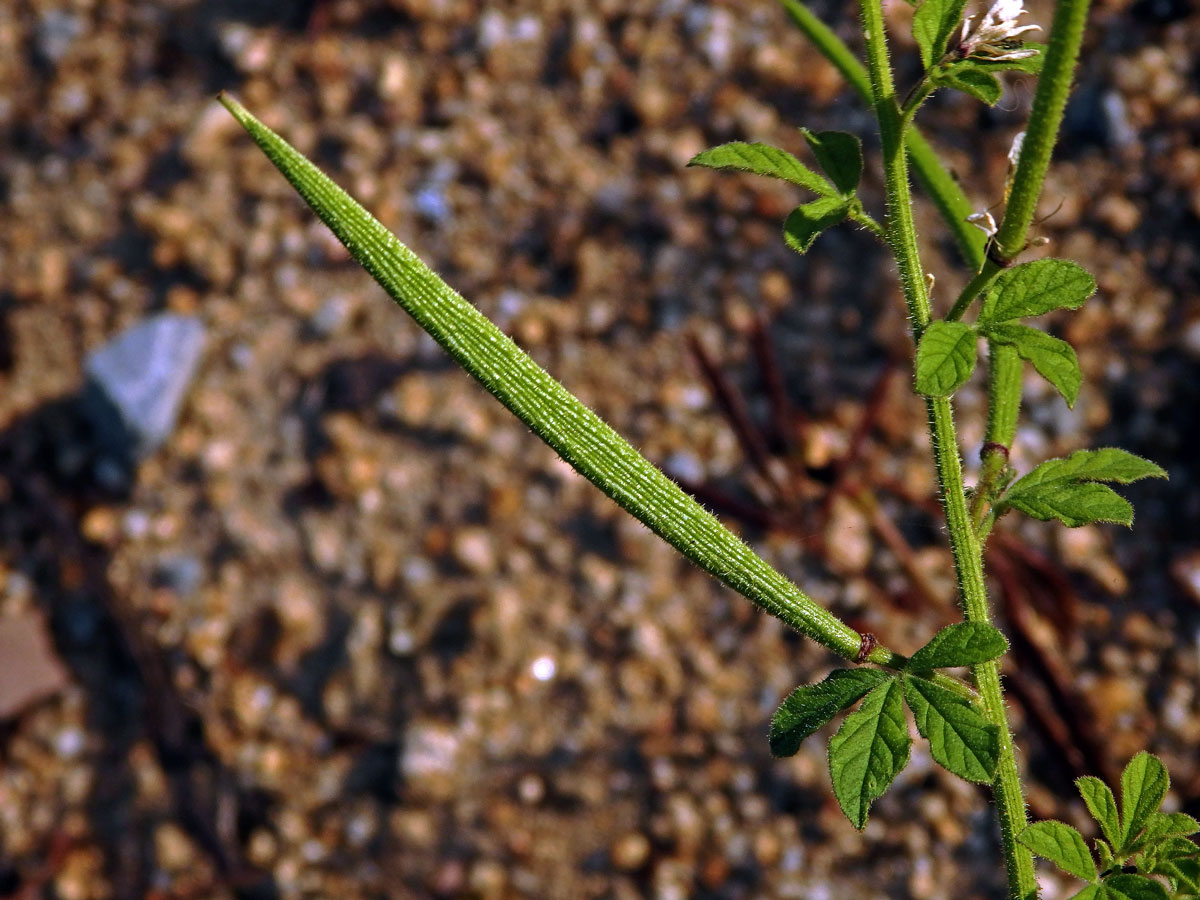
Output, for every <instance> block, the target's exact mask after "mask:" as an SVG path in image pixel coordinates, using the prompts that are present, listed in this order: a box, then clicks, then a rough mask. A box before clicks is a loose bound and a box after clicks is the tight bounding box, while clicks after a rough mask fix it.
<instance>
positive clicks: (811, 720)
mask: <svg viewBox="0 0 1200 900" xmlns="http://www.w3.org/2000/svg"><path fill="white" fill-rule="evenodd" d="M890 677H892V676H889V675H888V674H887V673H886V672H882V671H880V670H879V669H834V670H833V671H832V672H830V673H829V674H828V675H827V676H826V677H825V680H824V681H822V682H820V683H819V684H805V685H801V686H800V687H798V688H796V689H795V690H794V691H792V692H791V693H790V694H788V696H787V698H786V699H785V700H784V701H783V703H782V704H780V706H779V709H778V710H777V711H776V712H775V715H774V716H773V717H772V718H771V731H770V733H769V734H768V736H767V740H768V742H769V743H770V746H771V754H772V755H773V756H792V755H793V754H795V753H796V751H797V750H799V749H800V742H801V741H803V740H804V739H805V738H806V737H808V736H809V735H810V734H812V733H813V732H814V731H816V730H817V729H818V728H820V727H821V726H823V725H824V724H825V723H826V722H828V721H829V720H830V719H832V718H833V717H834V716H835V715H837V714H838V713H839V712H841V711H842V710H843V709H845V708H846V707H847V706H849V705H850V704H851V703H854V702H855V701H856V700H858V699H859V698H861V697H863V696H864V695H865V694H867V693H868V692H869V691H870V690H871V689H872V688H874V687H876V686H877V685H878V684H879V683H880V682H882V681H886V680H887V679H888V678H890Z"/></svg>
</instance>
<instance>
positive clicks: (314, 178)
mask: <svg viewBox="0 0 1200 900" xmlns="http://www.w3.org/2000/svg"><path fill="white" fill-rule="evenodd" d="M221 102H222V103H224V104H225V106H226V107H227V108H228V109H229V111H230V112H231V113H232V114H233V116H234V117H235V118H236V119H237V120H238V122H240V123H241V124H242V126H243V127H244V128H245V129H246V130H247V131H248V132H249V133H250V135H251V137H253V138H254V140H255V141H256V142H257V144H258V145H259V147H260V148H261V149H262V150H263V152H265V153H266V155H267V156H268V157H269V158H270V160H271V161H272V162H273V163H274V164H275V165H276V166H277V167H278V168H279V170H280V171H281V172H282V173H283V174H284V175H285V176H286V177H287V179H288V180H289V181H290V182H291V183H292V185H293V186H294V187H295V188H296V190H297V191H298V192H299V193H300V195H301V196H302V197H303V198H304V199H305V200H306V201H307V202H308V204H309V205H310V206H311V207H312V208H313V210H314V211H315V212H316V213H317V215H318V216H320V217H321V219H322V221H324V222H325V224H326V225H328V226H329V227H330V229H331V230H332V231H333V233H334V234H335V235H337V237H338V239H339V240H340V241H341V242H342V243H343V244H344V245H345V246H346V248H347V249H348V250H349V251H350V254H351V255H352V256H353V257H354V258H355V259H356V260H358V262H359V263H361V264H362V265H363V267H364V268H366V270H367V271H368V272H370V273H371V275H372V276H373V277H374V278H375V280H376V281H377V282H379V284H380V285H381V286H382V287H383V289H384V290H385V291H387V293H388V295H389V296H391V297H392V299H394V300H395V301H396V303H397V304H399V305H400V306H401V307H402V308H403V309H404V310H405V311H406V312H407V313H409V315H411V316H412V317H413V318H414V319H415V320H416V321H417V323H418V324H419V325H420V326H421V327H422V328H424V329H425V330H426V331H427V332H428V333H429V334H430V335H431V336H432V337H433V338H434V339H435V340H436V341H437V342H438V343H439V344H441V345H442V347H443V348H445V349H446V350H447V351H448V352H449V353H450V355H451V356H452V357H453V358H454V359H455V360H456V361H457V362H458V363H459V365H461V366H462V367H463V368H464V369H466V370H467V372H469V373H470V374H471V375H472V376H473V377H474V378H475V379H477V380H478V381H479V383H480V384H481V385H483V387H484V388H486V389H487V390H488V391H490V392H491V393H492V394H493V395H494V396H495V397H496V398H497V399H498V400H499V401H500V402H501V403H503V404H504V405H505V406H506V407H507V408H508V409H509V410H510V411H512V413H513V414H514V415H516V416H517V417H518V418H519V419H520V420H521V421H522V422H524V423H525V424H526V425H528V426H529V428H530V429H532V430H533V432H534V433H535V434H536V435H537V436H538V437H540V438H541V439H542V440H543V441H545V442H546V443H547V444H549V445H550V447H551V448H553V449H554V450H555V452H557V453H558V455H559V456H561V457H562V458H563V459H564V460H566V461H567V463H569V464H570V465H571V466H572V467H573V468H574V469H575V470H576V471H577V472H579V473H580V474H581V475H583V476H584V477H585V478H587V479H588V480H589V481H591V482H592V483H593V484H595V485H596V486H597V487H599V488H600V490H602V491H603V492H604V493H605V494H606V495H607V496H609V497H611V498H612V499H613V500H614V501H616V502H617V503H618V504H620V505H621V506H622V507H623V508H624V509H626V510H628V511H629V512H630V513H631V514H633V516H634V517H636V518H637V519H638V520H639V521H640V522H642V523H643V524H644V525H646V526H647V527H648V528H649V529H650V530H651V531H653V532H654V533H655V534H657V535H659V536H660V537H662V538H663V539H664V540H666V541H667V542H668V543H670V544H671V545H672V546H673V547H675V548H676V549H677V550H679V551H680V552H681V553H683V554H684V555H685V556H687V557H688V558H689V559H691V560H692V561H693V562H695V563H697V564H698V565H700V566H702V567H703V568H704V569H705V570H707V571H708V572H710V573H711V574H713V575H714V576H716V577H717V578H719V579H720V580H721V581H723V582H724V583H725V584H727V585H729V586H730V587H732V588H733V589H734V590H736V591H737V592H738V593H740V594H742V595H743V596H745V597H747V598H749V599H750V600H752V601H754V602H755V603H756V604H758V606H760V607H761V608H762V609H765V610H766V611H767V612H769V613H771V614H772V615H774V616H778V617H779V618H780V619H782V620H783V621H785V622H787V623H788V624H789V625H791V626H792V627H793V628H796V629H797V630H799V631H800V632H802V633H804V634H806V635H808V636H809V637H811V638H812V639H813V640H815V641H817V642H819V643H821V644H823V645H824V646H826V647H828V648H830V649H831V650H833V651H834V652H836V653H838V654H839V655H840V656H843V657H846V658H847V659H854V658H855V657H856V656H857V654H858V652H859V649H860V648H861V646H862V636H861V635H860V634H858V633H857V632H856V631H854V630H853V629H852V628H850V627H848V626H847V625H846V624H845V623H843V622H842V621H841V620H839V619H837V618H836V617H835V616H833V615H832V614H831V613H830V612H829V611H828V610H825V609H823V608H822V607H820V606H818V605H817V604H816V603H814V602H813V601H812V600H811V599H810V598H809V597H807V596H805V595H804V593H803V592H801V591H800V589H799V588H798V587H796V586H795V585H794V584H792V582H791V581H789V580H788V579H787V578H785V577H784V576H783V575H782V574H780V573H779V572H778V571H776V570H775V569H773V568H772V567H771V566H770V565H768V564H767V563H766V562H765V561H764V560H763V559H762V558H761V557H760V556H758V555H757V554H756V553H754V552H753V551H752V550H751V549H750V548H749V547H747V546H746V545H745V544H744V543H743V542H742V541H741V540H739V539H738V538H737V537H735V536H734V535H733V533H732V532H730V531H729V529H727V528H726V527H725V526H724V525H722V524H721V523H720V522H719V521H718V520H717V519H716V518H715V517H714V516H713V515H711V514H710V513H709V512H707V511H706V510H705V509H704V508H703V507H702V506H700V504H698V503H697V502H696V501H695V500H693V499H692V498H691V497H689V496H688V495H687V494H685V493H684V492H683V491H682V490H681V489H680V488H679V486H678V485H677V484H675V482H673V481H671V479H669V478H667V476H666V475H664V474H663V473H662V472H660V471H659V470H658V469H657V468H655V467H654V466H653V465H651V464H650V462H649V461H647V460H646V459H645V457H643V456H642V455H641V454H640V453H638V452H637V450H635V449H634V448H633V447H632V446H631V445H630V444H629V443H628V442H627V441H625V440H624V439H623V438H621V436H620V435H618V434H617V433H616V432H615V431H613V429H612V428H610V427H609V426H608V425H607V424H605V423H604V422H603V421H602V420H601V419H600V417H599V416H597V415H596V414H595V413H593V412H592V411H591V410H589V409H588V408H587V407H586V406H584V405H583V404H582V403H580V402H579V400H578V398H576V397H574V396H573V395H572V394H571V393H570V392H569V391H568V390H567V389H566V388H565V387H563V386H562V385H561V384H559V383H558V382H557V381H555V380H554V379H553V378H551V377H550V375H549V374H548V373H547V372H546V371H545V370H544V369H542V368H541V367H540V366H539V365H538V364H537V363H536V362H534V361H533V359H531V358H530V356H529V355H528V354H527V353H525V352H524V351H522V350H521V349H520V348H519V347H518V346H517V345H516V344H515V343H513V341H512V340H511V339H510V338H509V337H508V336H507V335H505V334H504V332H502V331H501V330H500V329H499V328H497V327H496V326H495V325H494V324H492V323H491V322H489V321H488V320H487V318H485V317H484V316H483V315H482V314H481V313H480V312H479V310H477V309H476V308H475V307H474V306H472V305H471V304H470V303H468V302H467V301H466V300H465V299H463V297H462V296H461V295H459V294H458V293H457V292H456V291H454V290H453V289H452V288H451V287H449V286H448V285H447V284H446V283H445V282H444V281H442V280H441V279H440V278H439V277H438V276H437V275H436V274H435V273H434V272H432V271H431V270H430V269H429V268H428V267H427V266H426V265H425V264H424V263H422V262H421V260H420V259H418V258H417V256H416V254H414V253H413V252H412V251H411V250H409V249H408V248H407V247H405V246H404V245H403V244H401V243H400V241H398V240H397V239H396V237H395V236H394V235H392V234H391V233H390V232H389V231H388V230H387V229H386V228H384V226H383V225H382V224H380V223H379V222H378V221H377V220H375V219H374V218H372V216H371V214H370V213H368V212H367V211H366V210H365V209H363V208H362V207H361V206H360V205H359V204H357V203H356V202H354V200H353V199H352V198H351V197H350V196H349V195H348V194H346V192H345V191H343V190H342V189H341V188H339V187H338V186H337V185H336V184H334V183H333V182H332V181H331V180H330V179H329V178H328V177H327V176H325V175H324V174H323V173H322V172H321V171H320V170H319V169H318V168H317V167H316V166H314V165H313V164H312V163H310V162H309V161H308V160H306V159H305V158H304V157H303V156H302V155H301V154H300V153H298V152H296V150H295V149H294V148H292V147H291V146H289V145H288V143H287V142H286V141H284V140H283V139H282V138H281V137H279V135H277V134H275V133H274V132H273V131H271V130H270V129H269V128H267V127H266V126H265V125H263V124H262V123H261V122H259V121H258V120H257V119H256V118H254V117H253V116H252V115H250V113H249V112H247V111H246V109H245V108H243V107H242V106H241V105H240V104H238V103H237V102H236V101H234V100H232V99H231V98H229V97H227V96H222V98H221Z"/></svg>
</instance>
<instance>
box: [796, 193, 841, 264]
mask: <svg viewBox="0 0 1200 900" xmlns="http://www.w3.org/2000/svg"><path fill="white" fill-rule="evenodd" d="M849 212H850V204H849V202H848V201H847V200H846V199H844V198H842V197H822V198H821V199H820V200H813V201H812V202H811V203H805V204H804V205H803V206H797V207H796V208H795V209H793V210H792V211H791V213H789V214H788V217H787V220H786V221H785V222H784V223H783V239H784V241H785V242H786V243H787V245H788V246H789V247H791V248H792V249H793V250H795V251H796V252H797V253H806V252H807V251H808V248H809V247H811V246H812V245H813V241H815V240H816V239H817V235H819V234H820V233H821V232H822V231H824V230H825V229H826V228H829V227H831V226H833V225H837V224H838V223H839V222H841V221H842V220H843V219H845V218H846V216H847V214H848V213H849Z"/></svg>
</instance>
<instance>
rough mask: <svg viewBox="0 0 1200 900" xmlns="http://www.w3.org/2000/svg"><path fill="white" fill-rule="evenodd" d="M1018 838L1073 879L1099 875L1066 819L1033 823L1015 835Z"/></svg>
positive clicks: (1081, 839)
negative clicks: (1072, 876)
mask: <svg viewBox="0 0 1200 900" xmlns="http://www.w3.org/2000/svg"><path fill="white" fill-rule="evenodd" d="M1017 840H1018V841H1020V842H1021V843H1022V844H1024V845H1025V846H1026V847H1028V848H1029V849H1030V850H1032V851H1033V852H1034V853H1036V854H1037V855H1038V856H1041V857H1043V858H1045V859H1048V860H1050V861H1051V862H1052V863H1054V864H1055V865H1056V866H1058V867H1059V868H1060V869H1062V870H1063V871H1064V872H1068V873H1070V874H1071V875H1074V876H1075V877H1076V878H1082V879H1083V880H1084V881H1095V880H1096V879H1097V878H1098V877H1099V873H1098V872H1097V871H1096V863H1095V862H1094V861H1093V860H1092V854H1091V853H1089V852H1088V848H1087V844H1085V843H1084V841H1083V835H1081V834H1080V833H1079V832H1078V831H1076V830H1075V829H1074V828H1072V827H1071V826H1070V825H1068V824H1066V823H1065V822H1057V821H1055V820H1054V819H1047V820H1046V821H1044V822H1034V823H1033V824H1032V825H1030V826H1028V827H1027V828H1026V829H1025V830H1024V831H1022V832H1021V833H1020V834H1019V835H1017Z"/></svg>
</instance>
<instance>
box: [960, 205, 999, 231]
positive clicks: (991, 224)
mask: <svg viewBox="0 0 1200 900" xmlns="http://www.w3.org/2000/svg"><path fill="white" fill-rule="evenodd" d="M967 221H968V222H970V223H971V224H972V225H974V226H975V227H976V228H978V229H979V230H980V231H982V232H983V233H984V234H986V235H987V236H988V237H992V236H993V235H995V233H996V220H995V219H993V218H992V214H991V213H990V212H988V211H987V210H986V209H985V210H984V211H983V212H977V213H971V214H970V215H969V216H967Z"/></svg>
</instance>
